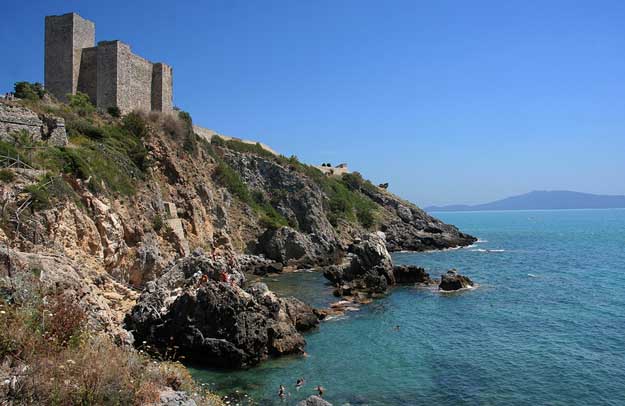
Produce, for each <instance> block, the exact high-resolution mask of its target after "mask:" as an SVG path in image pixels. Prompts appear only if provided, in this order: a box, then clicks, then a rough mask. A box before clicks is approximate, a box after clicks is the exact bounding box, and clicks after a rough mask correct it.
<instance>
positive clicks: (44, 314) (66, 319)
mask: <svg viewBox="0 0 625 406" xmlns="http://www.w3.org/2000/svg"><path fill="white" fill-rule="evenodd" d="M35 273H36V270H33V274H32V276H31V280H32V281H35V280H36V277H35ZM13 279H17V278H16V277H15V276H14V278H13ZM4 282H7V280H6V278H5V279H4ZM16 283H17V284H18V286H15V284H16ZM0 287H1V288H2V289H0V293H2V294H3V296H4V297H3V298H0V325H1V326H2V329H0V376H2V377H3V379H8V381H9V384H5V385H3V386H1V387H0V404H5V403H4V402H9V403H7V404H46V405H143V404H148V403H152V402H158V400H159V391H161V390H163V389H165V388H172V389H174V390H183V391H186V392H187V393H189V394H191V395H192V396H193V398H194V400H195V401H196V403H197V404H198V405H212V406H217V405H222V402H221V401H220V400H219V398H218V397H217V396H215V395H211V394H209V393H205V392H203V391H202V390H201V389H200V388H199V387H198V386H197V385H196V383H195V382H194V381H193V379H192V378H191V376H190V375H189V372H188V371H187V370H186V368H184V367H183V366H182V365H181V364H179V363H175V362H156V361H154V360H153V359H151V358H149V357H148V356H147V355H145V354H142V353H140V352H137V351H136V350H134V349H132V348H130V347H122V346H117V345H115V344H114V343H113V342H112V341H111V339H110V338H109V337H108V336H104V335H96V334H92V333H90V332H89V328H88V326H87V324H86V315H85V313H84V311H83V310H82V307H81V306H79V304H78V303H77V302H76V300H75V299H74V298H72V297H71V296H68V295H63V294H55V293H54V292H42V291H41V289H40V288H39V287H38V284H37V283H36V282H32V284H24V280H21V281H16V280H13V281H12V283H11V284H10V285H9V284H6V283H5V284H4V286H0ZM16 288H17V289H16ZM20 288H24V289H20ZM12 290H13V291H15V290H22V291H20V292H13V293H14V294H7V292H11V291H12ZM24 292H26V293H24ZM9 296H10V297H9ZM9 303H11V304H9Z"/></svg>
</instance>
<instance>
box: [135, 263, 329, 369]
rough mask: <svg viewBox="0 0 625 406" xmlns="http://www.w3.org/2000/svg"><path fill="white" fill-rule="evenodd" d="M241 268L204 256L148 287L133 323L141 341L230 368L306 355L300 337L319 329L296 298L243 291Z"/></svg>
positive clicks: (256, 288) (257, 288)
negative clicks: (272, 358)
mask: <svg viewBox="0 0 625 406" xmlns="http://www.w3.org/2000/svg"><path fill="white" fill-rule="evenodd" d="M238 269H239V267H238V264H237V263H236V261H226V260H224V258H217V259H212V258H209V257H207V256H205V255H202V254H194V255H193V256H191V257H189V258H186V259H183V260H181V261H179V262H178V263H177V264H176V265H175V266H173V267H172V268H171V269H170V270H169V271H167V272H166V273H165V274H164V275H163V276H162V277H161V278H159V279H158V280H157V281H156V282H149V283H148V285H147V288H146V289H145V290H144V292H143V293H142V294H141V297H140V298H139V301H138V303H137V305H136V306H135V307H134V308H133V309H132V311H131V312H130V313H129V314H128V316H127V317H126V327H127V328H128V329H129V330H130V331H131V332H132V333H133V334H134V337H135V339H137V340H138V341H139V342H146V343H149V344H150V345H151V346H155V347H156V348H157V349H159V350H160V351H161V352H167V350H168V349H169V351H172V349H173V348H175V349H176V353H177V354H178V355H184V356H186V357H189V358H190V359H193V361H194V362H196V363H202V364H206V365H211V366H222V367H228V368H235V367H245V366H250V365H254V364H257V363H258V362H260V361H262V360H263V359H266V358H267V357H268V356H269V355H282V354H291V353H303V351H304V345H305V340H304V338H303V336H302V335H301V333H300V332H302V331H306V330H309V329H311V328H313V327H315V326H316V325H317V324H318V323H319V319H318V317H317V314H316V313H315V311H314V310H313V309H312V308H311V307H310V306H307V305H306V304H304V303H303V302H301V301H299V300H297V299H295V298H279V297H278V296H276V295H275V294H274V293H272V292H271V291H269V290H268V289H267V286H266V285H264V284H262V283H256V284H254V285H252V286H250V287H248V288H247V289H243V288H242V286H243V281H244V277H243V275H242V274H241V273H240V271H239V270H238Z"/></svg>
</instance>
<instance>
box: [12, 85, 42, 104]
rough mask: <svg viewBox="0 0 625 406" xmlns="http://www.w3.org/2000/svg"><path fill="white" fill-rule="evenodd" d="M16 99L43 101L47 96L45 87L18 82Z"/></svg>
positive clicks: (15, 89) (15, 87)
mask: <svg viewBox="0 0 625 406" xmlns="http://www.w3.org/2000/svg"><path fill="white" fill-rule="evenodd" d="M14 93H15V97H18V98H20V99H26V100H33V101H35V100H41V98H42V97H43V96H44V95H45V94H46V91H45V89H44V88H43V85H42V84H41V83H39V82H35V83H30V82H17V83H15V86H14Z"/></svg>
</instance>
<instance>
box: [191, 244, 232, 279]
mask: <svg viewBox="0 0 625 406" xmlns="http://www.w3.org/2000/svg"><path fill="white" fill-rule="evenodd" d="M221 256H224V257H225V258H226V261H227V263H228V267H229V268H235V267H236V258H235V257H234V255H232V254H230V253H228V252H226V254H225V255H219V254H216V253H215V252H213V253H212V254H211V257H212V259H213V261H216V260H217V257H221ZM196 278H197V279H196V284H197V285H199V286H202V285H205V284H206V283H207V282H208V279H209V277H208V275H207V274H202V273H201V272H197V273H196ZM218 280H219V282H223V283H226V284H228V285H230V286H235V285H236V280H235V279H234V278H232V276H231V275H230V274H229V273H228V272H226V270H224V269H222V270H220V271H219V273H218Z"/></svg>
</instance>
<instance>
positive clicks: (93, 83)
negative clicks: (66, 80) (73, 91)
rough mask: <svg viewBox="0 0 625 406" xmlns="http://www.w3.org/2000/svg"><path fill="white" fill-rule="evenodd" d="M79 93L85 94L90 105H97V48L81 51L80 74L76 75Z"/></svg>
mask: <svg viewBox="0 0 625 406" xmlns="http://www.w3.org/2000/svg"><path fill="white" fill-rule="evenodd" d="M77 90H78V91H79V92H82V93H85V94H87V95H88V96H89V98H90V99H91V103H93V104H94V105H97V104H98V48H97V47H91V48H85V49H83V50H82V56H81V59H80V73H79V75H78V89H77Z"/></svg>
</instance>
